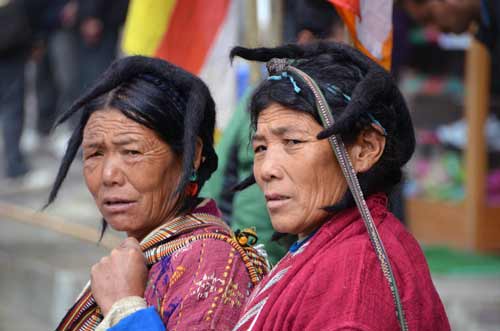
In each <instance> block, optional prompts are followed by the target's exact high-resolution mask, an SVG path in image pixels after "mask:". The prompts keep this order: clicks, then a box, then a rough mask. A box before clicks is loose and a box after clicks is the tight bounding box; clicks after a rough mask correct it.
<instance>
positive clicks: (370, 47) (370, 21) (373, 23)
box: [329, 0, 393, 70]
mask: <svg viewBox="0 0 500 331" xmlns="http://www.w3.org/2000/svg"><path fill="white" fill-rule="evenodd" d="M329 1H330V2H331V3H332V4H333V5H334V6H335V7H336V9H337V12H338V13H339V15H340V17H342V20H343V21H344V24H345V25H346V26H347V29H348V31H349V34H350V36H351V39H352V40H353V44H354V46H355V47H356V48H358V49H359V50H361V51H362V52H363V53H365V54H366V55H368V56H369V57H370V58H372V59H373V60H374V61H376V62H378V63H379V64H380V65H381V66H383V67H384V68H385V69H387V70H390V69H391V57H392V6H393V2H392V0H329Z"/></svg>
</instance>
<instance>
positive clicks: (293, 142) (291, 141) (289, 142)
mask: <svg viewBox="0 0 500 331" xmlns="http://www.w3.org/2000/svg"><path fill="white" fill-rule="evenodd" d="M302 142H303V141H301V140H297V139H286V140H285V144H286V145H288V146H293V145H298V144H300V143H302Z"/></svg>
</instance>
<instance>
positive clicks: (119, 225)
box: [105, 215, 137, 233]
mask: <svg viewBox="0 0 500 331" xmlns="http://www.w3.org/2000/svg"><path fill="white" fill-rule="evenodd" d="M105 220H106V222H107V223H108V225H109V226H110V227H112V228H113V230H115V231H119V232H127V233H128V232H134V231H137V229H134V228H133V227H131V223H132V221H131V220H130V218H129V217H124V216H123V215H116V216H111V217H105Z"/></svg>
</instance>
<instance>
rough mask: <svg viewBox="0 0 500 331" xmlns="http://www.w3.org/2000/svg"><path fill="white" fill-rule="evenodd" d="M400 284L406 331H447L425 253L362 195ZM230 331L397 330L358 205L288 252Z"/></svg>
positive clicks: (382, 204)
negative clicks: (298, 247)
mask: <svg viewBox="0 0 500 331" xmlns="http://www.w3.org/2000/svg"><path fill="white" fill-rule="evenodd" d="M367 204H368V207H369V209H370V211H371V213H372V216H373V219H374V222H375V224H376V226H377V228H378V231H379V233H380V236H381V238H382V240H383V242H384V245H385V248H386V251H387V253H388V255H389V259H390V261H391V265H392V268H393V270H394V274H395V277H396V282H397V285H398V288H399V294H400V296H401V300H402V304H403V309H404V311H405V316H406V318H407V320H408V328H409V330H434V331H440V330H450V326H449V323H448V319H447V317H446V313H445V311H444V308H443V305H442V303H441V300H440V298H439V296H438V294H437V292H436V289H435V288H434V285H433V283H432V279H431V276H430V273H429V269H428V266H427V263H426V261H425V257H424V255H423V253H422V250H421V249H420V246H419V245H418V243H417V242H416V240H415V239H414V238H413V236H412V235H411V234H410V233H409V232H408V231H406V229H405V228H404V226H403V225H402V224H401V223H400V222H399V220H397V219H396V218H395V217H394V216H393V215H392V214H391V213H390V212H389V211H388V210H387V208H386V204H387V198H386V196H385V195H381V194H379V195H374V196H371V197H370V198H369V199H368V200H367ZM234 330H251V331H257V330H259V331H260V330H290V331H304V330H311V331H317V330H371V331H373V330H399V324H398V321H397V319H396V312H395V306H394V303H393V299H392V296H391V292H390V290H389V286H388V283H387V280H386V279H385V277H384V276H383V274H382V270H381V267H380V263H379V261H378V259H377V257H376V255H375V253H374V250H373V248H372V245H371V243H370V240H369V237H368V234H367V232H366V229H365V226H364V223H363V220H362V218H361V216H360V214H359V212H358V210H357V209H356V208H352V209H350V210H346V211H343V212H340V213H339V214H337V215H335V216H333V217H332V218H331V219H330V220H329V221H328V222H326V223H325V224H324V225H323V226H322V227H321V228H320V229H319V230H318V231H317V232H316V233H315V234H314V235H313V236H312V237H311V239H310V240H309V241H308V242H307V243H305V244H304V245H303V246H302V247H301V248H300V249H299V250H298V251H296V252H295V253H290V252H289V253H288V254H287V255H286V256H285V257H284V258H283V259H282V260H281V261H280V262H279V263H278V265H277V266H276V267H275V268H274V269H273V270H272V272H271V273H270V274H268V275H267V276H266V277H265V278H264V280H263V281H262V282H261V283H260V284H259V286H258V287H257V288H256V289H255V291H254V292H253V293H252V295H251V297H250V299H249V301H248V302H247V304H246V307H245V309H244V313H243V314H242V315H241V317H240V320H239V322H238V324H237V326H236V327H235V329H234Z"/></svg>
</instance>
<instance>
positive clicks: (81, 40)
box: [0, 0, 128, 183]
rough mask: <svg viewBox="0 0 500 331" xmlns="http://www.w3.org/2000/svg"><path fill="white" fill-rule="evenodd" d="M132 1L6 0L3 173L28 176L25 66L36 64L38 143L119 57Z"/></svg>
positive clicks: (1, 36) (1, 51)
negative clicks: (122, 30)
mask: <svg viewBox="0 0 500 331" xmlns="http://www.w3.org/2000/svg"><path fill="white" fill-rule="evenodd" d="M127 6H128V0H114V1H106V0H11V1H2V4H1V5H0V18H1V20H2V29H1V31H0V103H1V108H0V114H1V116H2V122H1V123H2V134H3V137H2V138H3V139H2V140H3V144H4V146H3V150H4V155H5V158H4V162H2V163H3V165H4V166H5V169H4V171H5V177H6V178H7V180H11V181H13V182H16V183H20V182H22V181H26V179H27V178H29V175H30V173H31V171H32V170H33V165H31V164H30V162H29V160H28V157H27V156H26V155H25V154H24V152H23V149H22V148H21V137H22V134H23V128H24V123H25V100H26V97H25V94H26V89H25V87H26V86H27V84H26V81H25V77H26V73H25V72H26V70H25V69H26V66H27V64H28V63H29V64H31V65H33V64H34V67H35V70H34V79H33V81H34V84H33V85H34V94H35V97H36V102H35V103H34V104H35V105H36V119H35V120H34V121H35V128H36V136H37V139H36V140H37V141H38V142H39V143H40V144H41V145H43V144H46V143H48V139H49V138H48V135H49V133H50V131H51V128H52V127H53V125H54V121H55V119H56V118H57V115H58V114H59V113H60V112H61V111H62V110H63V109H65V108H67V107H68V106H69V104H70V103H71V102H73V101H74V100H75V98H76V97H77V96H78V95H79V94H80V93H81V91H82V90H83V89H85V88H86V87H87V86H89V84H91V82H92V81H94V80H95V79H96V77H97V76H98V75H99V74H100V73H102V72H103V71H104V70H105V69H106V67H107V66H108V65H109V64H110V63H111V61H112V60H113V59H114V58H115V57H116V56H117V44H118V38H119V32H120V28H121V26H122V25H123V22H124V21H125V17H126V13H127Z"/></svg>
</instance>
